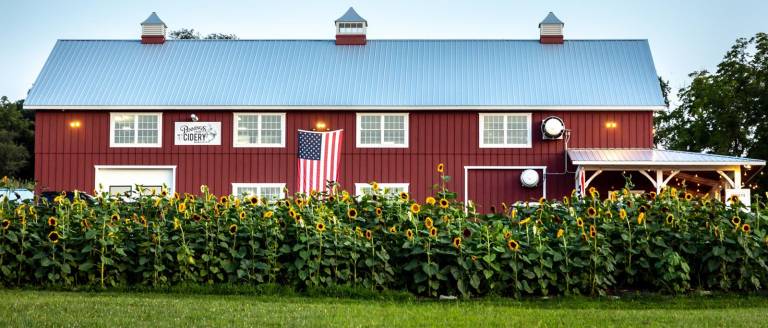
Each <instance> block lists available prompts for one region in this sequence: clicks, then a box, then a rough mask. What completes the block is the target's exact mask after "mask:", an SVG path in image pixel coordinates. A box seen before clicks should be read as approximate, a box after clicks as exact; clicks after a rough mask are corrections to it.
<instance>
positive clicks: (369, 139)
mask: <svg viewBox="0 0 768 328" xmlns="http://www.w3.org/2000/svg"><path fill="white" fill-rule="evenodd" d="M360 143H361V144H364V145H376V144H381V116H370V115H366V116H361V117H360Z"/></svg>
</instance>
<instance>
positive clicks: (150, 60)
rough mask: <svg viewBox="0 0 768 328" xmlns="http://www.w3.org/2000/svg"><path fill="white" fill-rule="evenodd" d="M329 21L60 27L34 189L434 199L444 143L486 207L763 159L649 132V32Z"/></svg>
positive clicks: (49, 67)
mask: <svg viewBox="0 0 768 328" xmlns="http://www.w3.org/2000/svg"><path fill="white" fill-rule="evenodd" d="M333 23H334V24H333V26H334V28H335V39H330V40H167V39H166V29H167V26H166V24H165V23H164V22H163V21H162V20H161V19H160V18H159V17H158V15H157V14H155V13H152V14H151V15H150V16H149V18H147V19H146V20H145V21H143V22H142V23H141V24H140V26H141V35H140V38H138V39H136V40H59V41H58V42H56V45H55V46H54V48H53V51H52V52H51V54H50V57H49V58H48V60H47V62H46V64H45V66H44V67H43V69H42V72H41V73H40V75H39V77H38V78H37V81H36V82H35V84H34V85H33V87H32V88H31V90H30V93H29V95H28V98H27V101H26V103H25V108H27V109H31V110H35V111H36V126H35V129H36V131H35V136H36V142H35V180H36V181H37V185H36V188H37V191H38V192H43V191H56V192H58V191H72V190H82V191H87V192H91V191H94V192H98V191H105V192H109V193H111V194H115V195H117V194H124V193H136V192H137V191H138V189H139V188H141V189H142V190H144V191H145V192H147V193H151V192H155V193H157V192H159V191H160V189H161V187H162V186H163V185H165V186H167V188H168V192H169V194H173V193H175V192H178V193H182V194H183V193H190V194H200V191H199V190H200V189H199V187H200V186H201V185H206V186H208V188H210V192H211V193H213V194H217V195H228V194H232V195H238V196H240V195H243V194H249V195H256V196H258V197H263V198H272V199H277V198H282V197H286V196H289V195H292V194H293V193H295V192H303V193H307V192H311V191H313V190H315V191H321V192H322V191H327V188H328V186H329V185H332V184H338V185H340V186H341V187H342V188H344V189H347V190H350V192H352V193H354V194H359V195H361V194H365V193H368V192H371V190H372V189H371V182H373V181H375V182H377V185H378V186H379V187H381V188H382V189H385V190H389V191H392V192H395V193H397V192H407V193H408V194H409V195H410V197H412V198H414V199H424V198H425V197H427V196H429V195H432V194H433V192H434V189H433V188H434V186H435V185H438V184H440V183H443V182H442V181H440V180H439V179H438V178H437V177H435V175H433V174H431V173H432V172H433V171H434V168H435V167H436V165H437V164H439V163H443V164H444V167H443V169H444V170H445V172H444V174H445V175H446V176H450V177H452V179H451V181H450V182H448V183H449V184H450V186H451V188H452V189H454V190H456V192H457V194H456V197H457V199H458V200H459V201H461V202H463V203H464V204H466V205H469V204H472V205H473V206H474V207H475V208H476V210H477V211H478V212H481V213H491V212H495V211H498V210H500V209H501V208H502V207H503V206H505V205H509V204H513V203H516V202H528V201H531V200H536V201H538V200H539V199H541V198H545V199H555V198H557V199H559V198H561V197H563V196H570V195H571V193H572V191H573V190H575V191H576V193H577V194H580V195H585V194H587V192H586V191H587V190H589V189H590V188H594V189H595V190H597V191H598V192H602V193H603V194H605V193H606V192H608V191H610V190H619V189H621V188H623V187H624V186H625V184H626V182H627V181H628V182H629V184H628V185H630V186H631V188H630V189H629V192H632V193H641V192H651V191H653V192H656V193H658V192H660V191H661V190H663V189H664V188H665V187H666V186H675V187H677V188H680V189H681V190H683V189H685V190H687V191H688V192H690V193H693V194H694V195H697V196H704V195H708V197H711V198H714V199H723V197H731V196H733V195H737V196H739V199H741V200H742V201H745V202H749V201H750V199H751V196H750V194H749V189H745V188H744V187H743V186H744V185H745V183H746V181H748V180H749V179H750V178H751V177H752V176H753V175H754V174H756V173H757V171H758V168H760V167H762V166H764V165H765V162H764V161H762V160H754V159H747V158H739V157H727V156H717V155H706V154H699V153H686V152H678V151H668V150H661V149H654V148H653V142H652V140H653V128H652V121H653V113H654V111H658V110H662V109H664V108H665V107H664V100H663V96H662V92H661V90H660V87H659V82H658V77H657V74H656V70H655V67H654V64H653V60H652V57H651V52H650V48H649V45H648V41H647V40H576V39H568V38H566V37H565V35H564V25H565V24H564V23H563V21H561V20H560V19H558V18H557V17H556V16H555V15H554V14H553V13H549V14H548V15H546V17H545V18H544V20H543V21H541V22H540V23H539V24H538V32H539V38H536V39H531V40H369V39H368V38H367V31H368V28H369V22H368V21H367V20H365V19H364V18H362V17H361V16H360V15H359V14H358V13H357V12H356V11H355V10H354V9H352V8H350V9H349V10H348V11H347V12H346V13H344V15H343V16H341V17H340V18H339V19H337V20H336V21H334V22H333ZM329 25H330V24H329ZM329 27H330V26H329ZM535 29H536V26H531V30H532V34H533V33H534V32H533V31H535ZM329 32H331V30H330V28H329ZM329 34H330V33H329ZM746 205H749V204H746Z"/></svg>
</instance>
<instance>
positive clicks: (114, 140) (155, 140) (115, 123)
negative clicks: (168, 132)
mask: <svg viewBox="0 0 768 328" xmlns="http://www.w3.org/2000/svg"><path fill="white" fill-rule="evenodd" d="M162 118H163V116H162V114H161V113H110V115H109V122H110V129H109V134H110V136H109V140H110V142H109V146H110V147H161V146H162Z"/></svg>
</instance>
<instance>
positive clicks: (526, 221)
mask: <svg viewBox="0 0 768 328" xmlns="http://www.w3.org/2000/svg"><path fill="white" fill-rule="evenodd" d="M528 222H531V217H527V218H525V220H522V221H520V222H518V224H519V225H524V224H527V223H528Z"/></svg>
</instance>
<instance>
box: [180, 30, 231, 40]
mask: <svg viewBox="0 0 768 328" xmlns="http://www.w3.org/2000/svg"><path fill="white" fill-rule="evenodd" d="M168 37H169V38H171V39H174V40H200V39H203V40H237V35H235V34H225V33H211V34H208V35H206V36H205V37H201V36H200V32H198V31H195V29H193V28H181V29H178V30H174V31H171V33H170V34H169V35H168Z"/></svg>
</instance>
